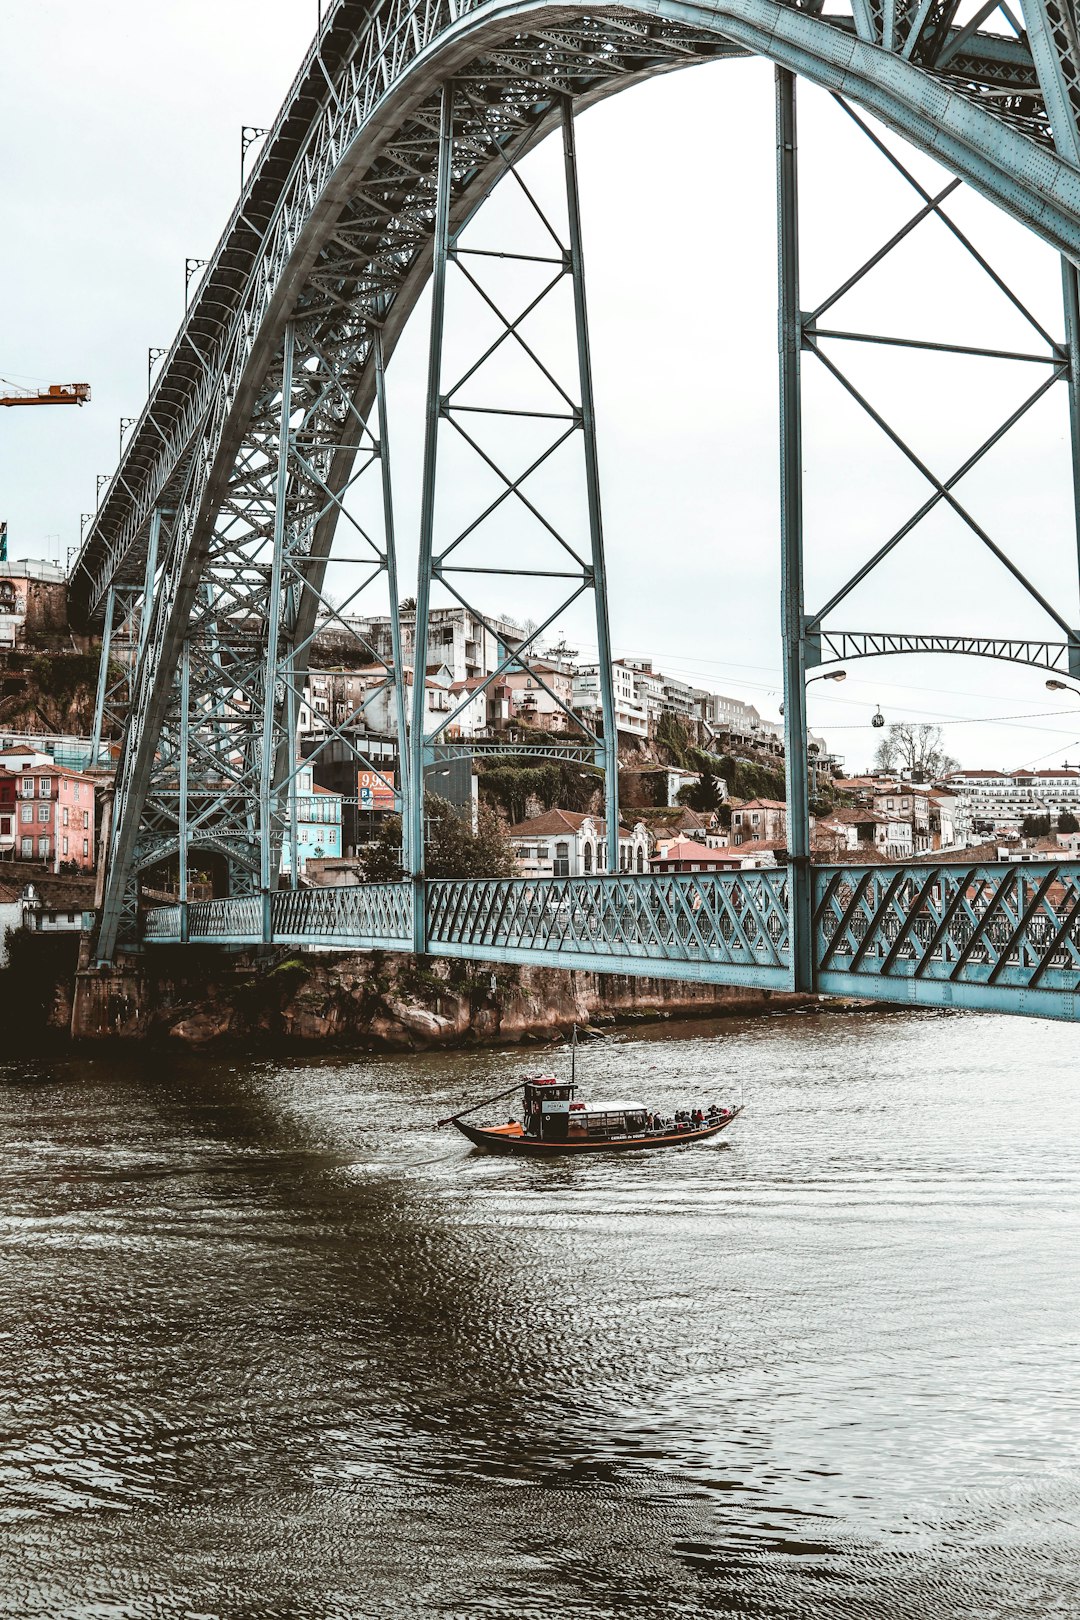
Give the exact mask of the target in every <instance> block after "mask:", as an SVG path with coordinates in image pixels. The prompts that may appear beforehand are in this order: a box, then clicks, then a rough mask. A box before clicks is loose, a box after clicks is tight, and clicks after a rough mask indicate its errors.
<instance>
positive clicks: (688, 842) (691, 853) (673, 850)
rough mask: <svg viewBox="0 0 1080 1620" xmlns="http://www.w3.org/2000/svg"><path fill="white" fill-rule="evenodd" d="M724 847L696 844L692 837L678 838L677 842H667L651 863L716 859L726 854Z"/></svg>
mask: <svg viewBox="0 0 1080 1620" xmlns="http://www.w3.org/2000/svg"><path fill="white" fill-rule="evenodd" d="M727 853H728V852H727V850H726V849H708V848H707V847H706V846H705V845H704V844H696V843H695V842H694V840H693V839H692V838H684V839H680V840H679V841H678V843H675V844H669V845H668V847H667V849H666V850H665V851H664V853H663V855H655V856H654V857H653V864H654V865H655V864H656V863H657V862H663V861H718V860H723V858H724V857H725V856H726V855H727Z"/></svg>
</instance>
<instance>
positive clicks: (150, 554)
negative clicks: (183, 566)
mask: <svg viewBox="0 0 1080 1620" xmlns="http://www.w3.org/2000/svg"><path fill="white" fill-rule="evenodd" d="M160 540H161V507H160V506H155V507H154V510H153V513H152V514H151V517H150V535H149V538H148V540H147V542H146V571H145V573H144V574H143V596H142V607H141V608H140V610H139V659H140V660H141V659H142V655H143V649H144V648H145V646H146V638H147V636H148V635H149V634H150V618H151V615H152V613H153V601H154V575H155V574H156V573H157V554H158V544H159V542H160Z"/></svg>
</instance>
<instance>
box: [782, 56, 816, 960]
mask: <svg viewBox="0 0 1080 1620" xmlns="http://www.w3.org/2000/svg"><path fill="white" fill-rule="evenodd" d="M776 188H777V258H778V267H779V322H778V324H779V333H778V337H779V353H780V549H781V591H780V602H781V606H780V612H781V622H782V634H783V660H784V754H785V760H786V776H787V825H788V834H787V846H788V907H789V912H790V933H791V987H792V989H793V990H812V989H813V987H814V964H813V950H812V939H811V921H812V896H811V874H810V788H809V782H808V778H807V746H806V626H805V617H804V609H803V596H804V587H803V486H802V371H801V350H802V317H801V313H800V310H799V201H798V161H797V147H796V128H795V75H794V74H793V73H791V72H789V71H788V70H787V69H786V68H781V67H778V68H777V69H776Z"/></svg>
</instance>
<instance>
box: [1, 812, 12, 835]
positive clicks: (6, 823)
mask: <svg viewBox="0 0 1080 1620" xmlns="http://www.w3.org/2000/svg"><path fill="white" fill-rule="evenodd" d="M0 836H2V837H4V838H10V837H11V817H10V816H0Z"/></svg>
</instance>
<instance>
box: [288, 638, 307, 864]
mask: <svg viewBox="0 0 1080 1620" xmlns="http://www.w3.org/2000/svg"><path fill="white" fill-rule="evenodd" d="M285 733H286V736H287V737H288V738H289V747H290V749H295V747H296V666H295V664H294V663H293V660H292V656H291V651H290V659H289V678H288V681H287V682H286V685H285ZM289 757H290V759H291V758H292V757H293V756H292V755H291V754H290V756H289ZM313 780H314V778H313ZM288 806H289V849H290V850H294V849H297V848H298V845H297V838H296V835H297V815H296V777H295V776H293V775H290V776H289V800H288ZM299 887H300V862H299V860H298V859H297V858H296V857H295V856H293V858H292V859H291V860H290V861H289V888H290V889H298V888H299Z"/></svg>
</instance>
